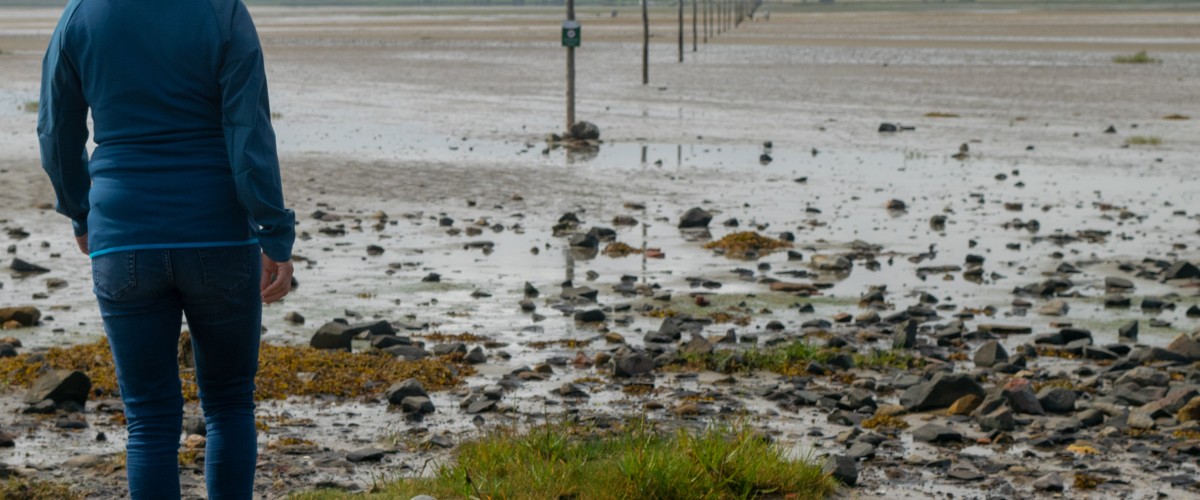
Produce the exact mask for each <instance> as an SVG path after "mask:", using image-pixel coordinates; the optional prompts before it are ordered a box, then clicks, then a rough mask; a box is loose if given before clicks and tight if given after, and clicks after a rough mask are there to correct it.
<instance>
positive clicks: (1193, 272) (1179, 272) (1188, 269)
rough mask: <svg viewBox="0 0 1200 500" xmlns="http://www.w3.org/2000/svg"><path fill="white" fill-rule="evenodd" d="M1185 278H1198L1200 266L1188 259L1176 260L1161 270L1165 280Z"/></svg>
mask: <svg viewBox="0 0 1200 500" xmlns="http://www.w3.org/2000/svg"><path fill="white" fill-rule="evenodd" d="M1187 278H1200V268H1198V267H1196V265H1195V264H1192V263H1191V262H1188V261H1179V262H1176V263H1174V264H1172V265H1171V267H1168V268H1167V270H1166V271H1164V272H1163V279H1166V280H1181V279H1187Z"/></svg>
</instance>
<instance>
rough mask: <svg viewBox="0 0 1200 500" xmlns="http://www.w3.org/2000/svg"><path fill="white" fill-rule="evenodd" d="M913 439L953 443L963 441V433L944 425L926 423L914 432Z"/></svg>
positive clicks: (925, 441) (934, 442)
mask: <svg viewBox="0 0 1200 500" xmlns="http://www.w3.org/2000/svg"><path fill="white" fill-rule="evenodd" d="M912 437H913V441H921V442H924V443H933V444H941V443H953V442H961V441H962V438H963V436H962V433H960V432H958V431H956V430H954V429H952V428H950V427H946V426H944V425H937V424H925V425H923V426H921V427H919V428H917V430H915V431H913V433H912Z"/></svg>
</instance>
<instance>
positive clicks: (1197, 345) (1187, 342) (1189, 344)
mask: <svg viewBox="0 0 1200 500" xmlns="http://www.w3.org/2000/svg"><path fill="white" fill-rule="evenodd" d="M1167 350H1168V351H1171V352H1173V353H1175V354H1178V355H1180V356H1183V357H1185V358H1188V359H1189V360H1192V361H1200V342H1197V341H1195V340H1194V339H1192V338H1191V337H1188V336H1187V335H1184V334H1182V333H1181V334H1179V336H1178V337H1175V340H1173V341H1172V342H1171V345H1168V346H1167Z"/></svg>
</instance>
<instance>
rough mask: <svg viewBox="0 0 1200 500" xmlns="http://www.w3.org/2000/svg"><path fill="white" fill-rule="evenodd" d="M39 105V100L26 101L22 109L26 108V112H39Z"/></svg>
mask: <svg viewBox="0 0 1200 500" xmlns="http://www.w3.org/2000/svg"><path fill="white" fill-rule="evenodd" d="M39 107H40V105H39V104H38V102H37V101H25V103H24V104H22V105H21V109H23V110H25V112H26V113H37V112H38V108H39Z"/></svg>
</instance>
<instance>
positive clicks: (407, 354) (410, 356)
mask: <svg viewBox="0 0 1200 500" xmlns="http://www.w3.org/2000/svg"><path fill="white" fill-rule="evenodd" d="M382 350H383V352H386V353H388V354H391V355H392V356H396V357H397V358H404V360H405V361H419V360H422V359H425V358H428V357H429V356H430V354H429V351H426V350H425V349H422V348H420V347H417V346H415V345H407V344H401V345H394V346H391V347H387V348H384V349H382Z"/></svg>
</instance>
